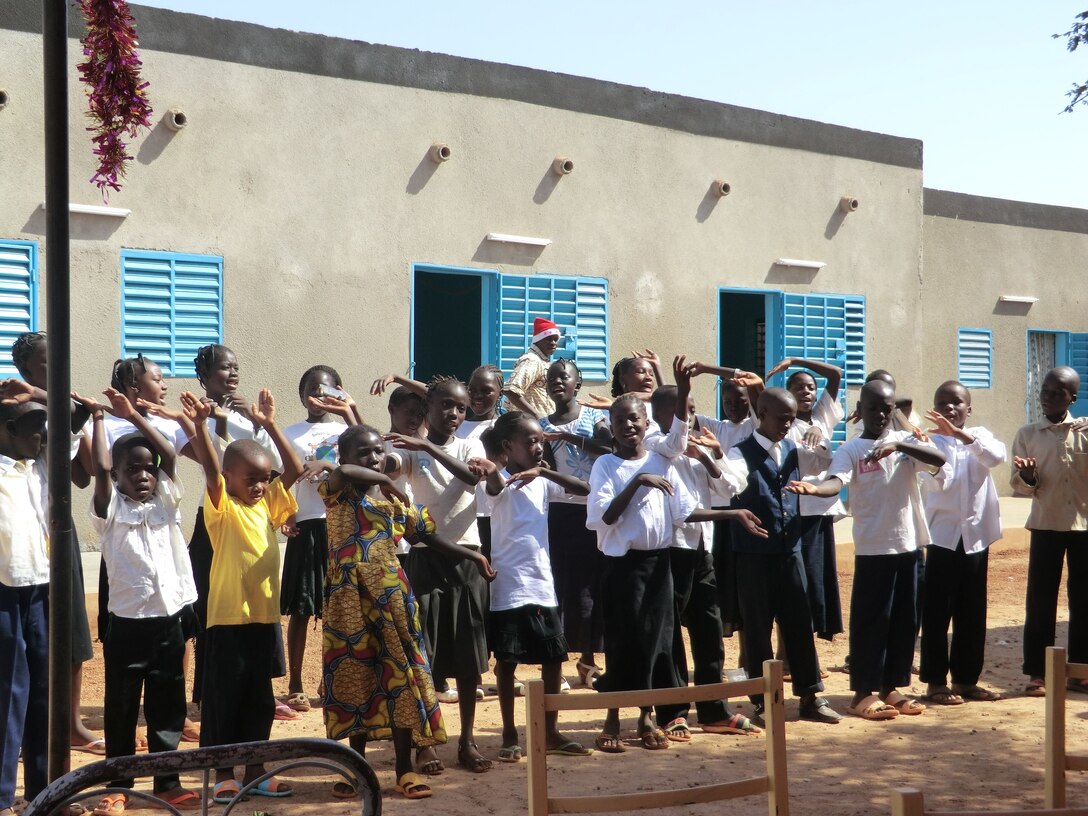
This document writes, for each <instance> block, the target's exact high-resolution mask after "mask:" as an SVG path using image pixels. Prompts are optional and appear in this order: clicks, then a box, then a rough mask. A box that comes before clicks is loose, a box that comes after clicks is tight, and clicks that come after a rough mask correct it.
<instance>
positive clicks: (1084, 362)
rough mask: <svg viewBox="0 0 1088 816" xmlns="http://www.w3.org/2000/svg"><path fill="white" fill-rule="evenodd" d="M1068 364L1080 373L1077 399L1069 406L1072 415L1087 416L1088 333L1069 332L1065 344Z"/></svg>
mask: <svg viewBox="0 0 1088 816" xmlns="http://www.w3.org/2000/svg"><path fill="white" fill-rule="evenodd" d="M1067 348H1068V352H1069V365H1071V366H1072V367H1073V368H1075V369H1076V370H1077V373H1078V374H1080V390H1079V391H1077V401H1076V402H1074V403H1073V404H1072V405H1070V406H1069V413H1070V414H1072V415H1073V416H1078V417H1079V416H1088V333H1085V332H1070V333H1069V341H1068V344H1067Z"/></svg>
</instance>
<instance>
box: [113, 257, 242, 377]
mask: <svg viewBox="0 0 1088 816" xmlns="http://www.w3.org/2000/svg"><path fill="white" fill-rule="evenodd" d="M222 292H223V259H222V258H219V257H215V256H198V255H177V254H173V253H168V252H144V251H136V250H129V249H126V250H122V251H121V321H122V332H121V354H122V356H124V357H134V356H135V355H136V354H143V355H144V356H146V357H148V358H149V359H151V360H153V361H154V362H156V363H158V364H159V366H160V367H161V368H162V370H163V373H164V374H166V375H168V376H172V377H192V376H195V374H196V372H195V371H194V369H193V358H194V357H195V356H196V350H197V349H198V348H200V347H201V346H204V345H207V344H208V343H221V342H222V340H223V300H222Z"/></svg>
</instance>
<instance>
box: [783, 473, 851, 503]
mask: <svg viewBox="0 0 1088 816" xmlns="http://www.w3.org/2000/svg"><path fill="white" fill-rule="evenodd" d="M786 490H788V491H789V492H790V493H799V494H800V495H802V496H822V497H823V498H825V499H830V498H831V497H832V496H837V495H839V493H841V492H842V480H841V479H840V478H839V477H838V476H832V477H831V478H830V479H824V480H823V481H822V482H816V483H813V482H790V483H789V484H788V485H786Z"/></svg>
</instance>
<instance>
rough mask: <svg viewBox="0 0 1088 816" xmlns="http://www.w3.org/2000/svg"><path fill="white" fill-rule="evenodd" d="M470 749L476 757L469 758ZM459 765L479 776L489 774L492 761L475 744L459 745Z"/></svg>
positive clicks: (465, 743)
mask: <svg viewBox="0 0 1088 816" xmlns="http://www.w3.org/2000/svg"><path fill="white" fill-rule="evenodd" d="M469 748H471V749H472V750H474V751H475V752H476V756H469V754H468V749H469ZM457 764H458V765H460V766H461V767H462V768H465V769H467V770H470V771H472V772H473V773H478V774H481V773H487V772H488V771H490V770H491V760H490V759H488V758H487V757H484V756H481V755H480V747H479V746H478V745H477V744H476V743H475V742H461V743H458V745H457ZM428 795H429V794H428Z"/></svg>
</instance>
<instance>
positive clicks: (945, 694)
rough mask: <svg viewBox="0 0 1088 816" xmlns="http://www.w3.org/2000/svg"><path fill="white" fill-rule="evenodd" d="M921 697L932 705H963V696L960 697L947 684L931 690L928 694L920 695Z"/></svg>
mask: <svg viewBox="0 0 1088 816" xmlns="http://www.w3.org/2000/svg"><path fill="white" fill-rule="evenodd" d="M922 699H923V700H925V701H926V702H927V703H933V704H934V705H943V706H958V705H963V702H964V700H963V697H961V696H960V695H959V694H956V692H954V691H952V689H950V688H948V687H947V686H944V687H942V688H939V689H937V690H936V691H932V692H930V693H929V694H926V695H925V696H924V697H922Z"/></svg>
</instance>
